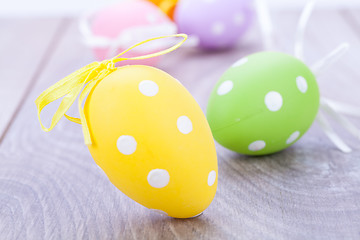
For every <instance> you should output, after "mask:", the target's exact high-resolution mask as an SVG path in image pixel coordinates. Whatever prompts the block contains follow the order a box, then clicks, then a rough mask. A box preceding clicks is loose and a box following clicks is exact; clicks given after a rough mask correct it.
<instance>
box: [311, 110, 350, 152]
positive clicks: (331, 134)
mask: <svg viewBox="0 0 360 240" xmlns="http://www.w3.org/2000/svg"><path fill="white" fill-rule="evenodd" d="M316 120H317V121H318V123H319V125H320V127H321V128H322V130H323V131H324V133H325V134H326V135H327V137H328V138H329V139H330V141H331V142H333V143H334V144H335V146H336V147H337V148H338V149H340V150H341V151H342V152H344V153H350V152H351V151H352V150H351V148H350V147H349V146H348V145H347V144H346V143H345V142H344V141H343V140H342V139H341V138H340V137H339V136H338V135H337V134H336V133H335V131H334V129H333V128H332V127H331V125H330V123H329V122H328V121H327V119H326V118H325V116H324V115H323V114H322V113H319V114H318V115H317V117H316Z"/></svg>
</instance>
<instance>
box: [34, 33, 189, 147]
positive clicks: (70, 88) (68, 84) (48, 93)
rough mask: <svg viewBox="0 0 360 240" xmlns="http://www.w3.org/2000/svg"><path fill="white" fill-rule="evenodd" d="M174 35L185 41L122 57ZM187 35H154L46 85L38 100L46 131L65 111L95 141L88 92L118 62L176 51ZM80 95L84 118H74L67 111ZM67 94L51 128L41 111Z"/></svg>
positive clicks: (86, 137) (89, 142) (81, 114)
mask: <svg viewBox="0 0 360 240" xmlns="http://www.w3.org/2000/svg"><path fill="white" fill-rule="evenodd" d="M170 37H182V38H183V39H182V41H181V42H179V43H177V44H175V45H174V46H172V47H170V48H167V49H165V50H162V51H160V52H156V53H152V54H147V55H143V56H138V57H132V58H125V57H120V56H122V55H123V54H125V53H127V52H129V51H130V50H132V49H134V48H136V47H138V46H140V45H143V44H145V43H147V42H150V41H154V40H158V39H162V38H170ZM186 39H187V35H186V34H175V35H170V36H162V37H157V38H152V39H148V40H145V41H143V42H140V43H138V44H135V45H134V46H132V47H130V48H128V49H127V50H125V51H123V52H122V53H120V54H119V55H117V56H115V57H113V58H112V59H110V60H104V61H102V62H93V63H90V64H89V65H87V66H85V67H83V68H81V69H79V70H77V71H75V72H74V73H72V74H70V75H69V76H67V77H65V78H63V79H62V80H60V81H59V82H57V83H55V84H54V85H52V86H51V87H49V88H48V89H46V90H45V91H44V92H43V93H41V94H40V96H39V97H38V98H37V99H36V100H35V104H36V106H37V110H38V118H39V122H40V125H41V128H42V129H43V130H44V131H45V132H49V131H51V130H52V129H53V128H54V127H55V125H56V124H57V123H58V122H59V120H60V119H61V118H62V116H63V115H64V116H65V117H66V118H67V119H69V120H70V121H72V122H75V123H78V124H81V125H82V130H83V134H84V140H85V144H86V145H89V144H91V143H92V142H91V136H90V131H89V127H88V125H87V122H86V118H85V113H84V108H83V107H82V103H83V101H84V100H85V98H86V96H87V95H88V94H89V93H90V92H91V90H92V89H93V88H94V87H95V86H96V84H97V83H98V82H100V81H101V80H103V79H104V78H105V77H106V76H108V75H109V74H111V73H112V72H114V71H115V70H117V68H116V67H115V63H117V62H120V61H125V60H140V59H148V58H153V57H157V56H161V55H164V54H167V53H169V52H172V51H174V50H176V49H177V48H179V47H180V46H181V45H182V44H183V43H184V42H185V41H186ZM79 94H80V96H79V101H78V108H79V113H80V118H74V117H70V116H68V115H66V112H67V111H68V110H69V108H70V106H71V105H72V104H73V103H74V101H75V99H76V97H77V96H78V95H79ZM61 97H63V99H62V101H61V103H60V106H59V107H58V109H57V110H56V112H55V114H54V115H53V117H52V120H51V125H50V127H49V128H46V127H45V126H44V125H43V124H42V122H41V117H40V113H41V111H42V109H43V108H44V107H45V106H46V105H48V104H49V103H51V102H53V101H55V100H57V99H59V98H61Z"/></svg>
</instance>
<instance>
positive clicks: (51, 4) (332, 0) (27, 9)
mask: <svg viewBox="0 0 360 240" xmlns="http://www.w3.org/2000/svg"><path fill="white" fill-rule="evenodd" d="M117 1H121V0H0V17H28V16H44V17H48V16H76V15H77V14H79V13H81V12H83V11H84V10H87V9H91V8H96V7H101V6H103V5H106V4H109V3H112V2H117ZM194 1H197V0H194ZM268 1H269V5H270V7H271V8H281V9H284V8H285V9H300V8H302V6H304V4H305V3H306V1H307V0H268ZM317 7H318V8H357V7H360V0H319V4H318V6H317Z"/></svg>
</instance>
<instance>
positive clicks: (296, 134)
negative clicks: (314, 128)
mask: <svg viewBox="0 0 360 240" xmlns="http://www.w3.org/2000/svg"><path fill="white" fill-rule="evenodd" d="M319 101H320V94H319V88H318V85H317V82H316V79H315V77H314V75H313V73H312V72H311V71H310V69H309V68H308V67H307V66H306V65H305V64H304V63H303V62H301V61H300V60H299V59H297V58H295V57H293V56H290V55H287V54H284V53H279V52H261V53H256V54H253V55H250V56H248V57H246V58H243V59H240V60H239V61H237V62H236V63H235V64H233V66H232V67H230V69H228V70H227V71H226V72H225V74H224V75H223V76H222V77H221V79H220V81H219V82H218V83H217V84H216V86H215V88H214V89H213V91H212V93H211V96H210V100H209V105H208V108H207V118H208V121H209V124H210V127H211V130H212V133H213V135H214V138H215V139H216V141H217V142H219V143H220V144H221V145H223V146H224V147H226V148H228V149H230V150H233V151H235V152H238V153H242V154H247V155H265V154H270V153H275V152H278V151H280V150H283V149H285V148H287V147H289V146H290V145H292V144H293V143H295V142H296V141H297V140H298V139H300V137H301V136H302V135H304V133H305V132H306V131H307V130H308V129H309V128H310V126H311V125H312V123H313V122H314V119H315V117H316V115H317V112H318V109H319Z"/></svg>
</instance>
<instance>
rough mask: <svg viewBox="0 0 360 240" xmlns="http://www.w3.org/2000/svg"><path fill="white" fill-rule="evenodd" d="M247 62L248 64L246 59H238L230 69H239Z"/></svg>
mask: <svg viewBox="0 0 360 240" xmlns="http://www.w3.org/2000/svg"><path fill="white" fill-rule="evenodd" d="M247 62H248V58H241V59H239V60H238V61H236V62H235V63H234V64H233V65H232V67H240V66H242V65H244V64H245V63H247Z"/></svg>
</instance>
